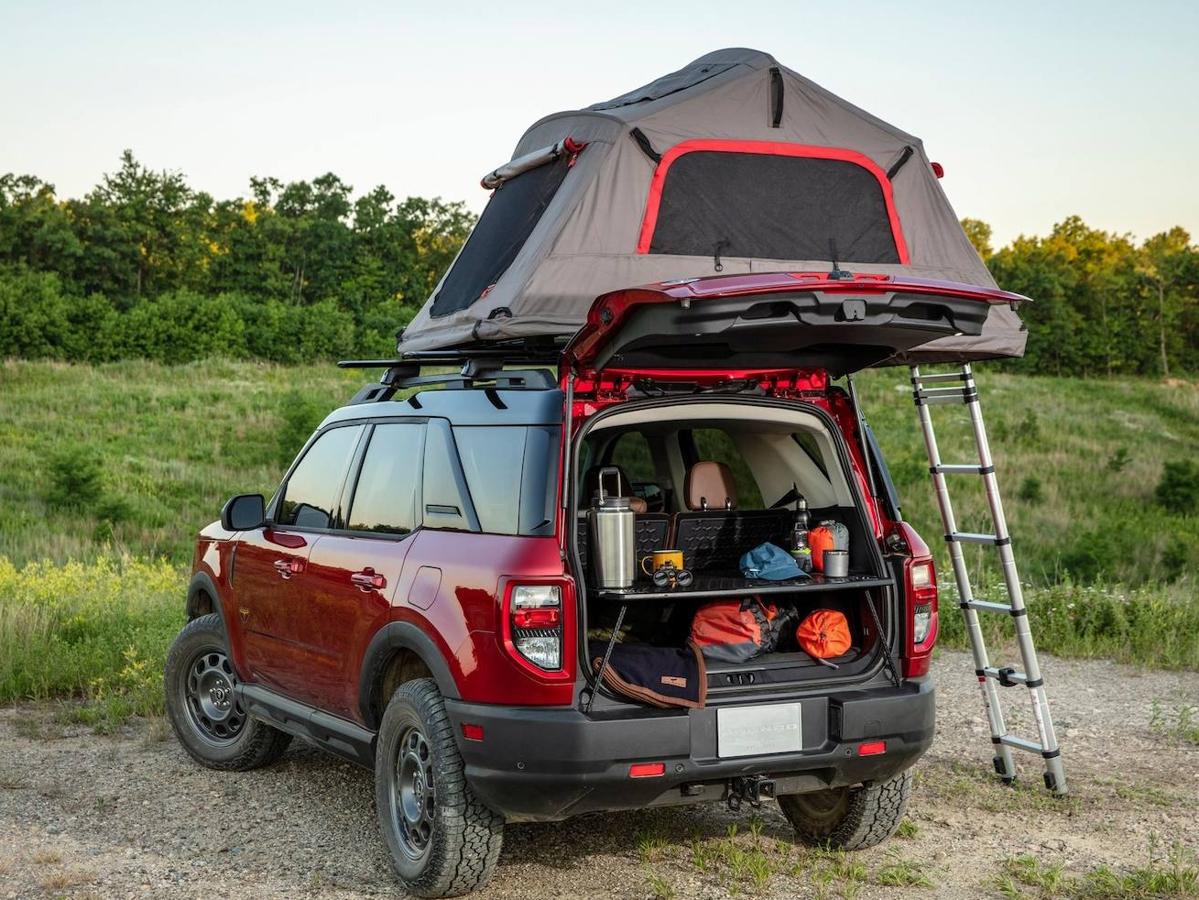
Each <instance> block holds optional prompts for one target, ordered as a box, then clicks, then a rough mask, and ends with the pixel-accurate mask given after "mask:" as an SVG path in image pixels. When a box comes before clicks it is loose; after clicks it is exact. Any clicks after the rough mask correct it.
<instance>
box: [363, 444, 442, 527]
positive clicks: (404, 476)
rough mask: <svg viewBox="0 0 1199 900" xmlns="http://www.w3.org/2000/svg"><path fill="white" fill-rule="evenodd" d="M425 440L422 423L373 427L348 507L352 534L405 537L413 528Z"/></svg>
mask: <svg viewBox="0 0 1199 900" xmlns="http://www.w3.org/2000/svg"><path fill="white" fill-rule="evenodd" d="M424 437H425V429H424V426H423V424H421V423H416V422H412V423H405V422H398V423H397V422H393V423H387V424H384V425H376V426H375V430H374V431H373V432H372V433H371V438H370V444H369V445H368V446H367V448H366V456H365V457H364V458H363V461H362V469H361V471H360V472H359V474H358V483H357V485H356V486H355V487H354V499H353V502H352V503H351V504H350V514H349V516H348V517H347V520H348V521H349V523H350V525H349V527H350V528H351V530H353V531H372V532H376V533H378V534H408V533H409V532H410V531H412V529H413V528H415V527H416V479H417V476H418V475H419V474H420V470H421V453H422V451H423V447H424Z"/></svg>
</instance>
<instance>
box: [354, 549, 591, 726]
mask: <svg viewBox="0 0 1199 900" xmlns="http://www.w3.org/2000/svg"><path fill="white" fill-rule="evenodd" d="M422 566H431V567H437V568H439V569H441V571H442V577H441V582H440V589H439V590H438V593H437V597H436V598H435V599H434V600H433V602H432V603H431V604H430V605H429V607H428V609H421V608H419V607H418V606H416V605H414V604H413V603H412V602H410V601H411V598H410V597H409V592H410V590H411V586H412V582H413V581H414V580H415V577H416V573H417V571H418V570H419V569H420V568H421V567H422ZM564 571H565V570H564V568H563V563H562V556H561V553H560V548H559V545H558V539H557V538H556V537H520V536H515V535H500V534H472V533H468V532H460V531H436V530H432V529H426V530H422V531H420V532H418V533H417V535H416V539H415V541H414V544H413V547H412V550H411V551H410V552H409V554H408V559H407V561H406V563H405V566H404V575H403V578H402V580H401V583H400V585H399V587H398V588H397V590H396V595H395V613H394V617H395V618H396V619H398V620H402V621H408V622H412V623H414V624H416V625H417V626H419V627H420V628H421V630H422V631H424V632H425V633H426V634H427V635H428V636H429V637H430V638H432V639H433V642H434V643H435V644H436V645H437V646H438V649H440V650H441V652H442V654H443V656H444V658H445V660H446V662H447V663H448V664H449V666H450V672H451V674H452V675H453V677H454V681H455V682H456V683H457V685H458V689H459V691H460V693H461V695H462V699H463V700H470V701H473V702H476V703H510V704H514V705H544V704H548V705H557V704H568V703H570V702H571V701H572V697H573V690H574V677H575V655H576V654H575V647H574V645H575V641H574V640H573V635H574V630H575V629H577V627H578V626H577V624H576V623H577V619H576V616H575V608H574V592H573V589H572V585H573V583H572V582H571V580H570V579H569V578H566V577H565V576H564ZM547 580H550V581H554V582H557V581H562V583H563V584H565V585H567V586H568V587H567V589H566V590H564V591H563V598H562V603H563V620H564V634H565V635H566V640H565V641H564V647H563V671H564V673H565V677H564V676H562V675H559V676H556V677H555V676H552V675H549V674H545V675H537V674H534V673H533V672H532V671H530V670H529V669H528V668H527V667H525V666H522V665H521V664H520V663H518V662H517V660H516V659H515V658H514V657H513V656H512V654H510V653H509V652H508V651H507V650H506V649H505V648H504V644H503V633H502V628H501V623H500V614H501V610H502V603H503V591H504V587H505V585H506V583H507V582H509V581H512V582H520V583H528V584H538V583H544V582H545V581H547ZM364 649H365V644H364V645H363V648H362V649H360V650H359V657H358V662H359V664H361V661H362V656H361V654H362V652H363V650H364Z"/></svg>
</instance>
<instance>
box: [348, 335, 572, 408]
mask: <svg viewBox="0 0 1199 900" xmlns="http://www.w3.org/2000/svg"><path fill="white" fill-rule="evenodd" d="M551 359H553V360H554V361H555V362H556V361H557V356H556V355H555V356H553V357H550V356H549V354H548V353H538V354H530V353H528V352H520V353H515V354H514V353H513V352H511V351H509V352H507V353H504V352H501V350H500V348H498V347H497V348H494V349H492V348H488V349H486V350H479V349H471V350H469V351H466V350H432V351H427V352H420V353H410V354H408V355H406V356H404V357H401V358H399V359H343V360H340V361H339V362H338V363H337V367H338V368H339V369H385V370H386V371H385V372H384V373H383V375H382V377H381V378H380V379H379V383H378V384H368V385H366V386H364V387H363V388H362V389H361V390H360V391H358V393H357V394H355V395H354V397H353V398H352V399H351V400H350V404H351V405H354V404H358V403H376V402H380V401H383V400H390V399H391V398H392V397H393V396H394V395H395V392H396V391H398V390H402V389H404V388H410V387H442V388H446V389H450V390H469V389H471V388H476V387H482V388H499V389H502V390H517V391H549V390H554V389H555V388H557V387H558V381H557V379H556V378H555V377H554V373H553V372H551V371H549V370H548V369H506V368H504V367H505V366H512V365H529V364H533V365H536V364H538V363H542V364H544V363H547V362H549V361H550V360H551ZM457 364H461V365H462V368H461V370H460V371H459V372H457V373H453V372H439V373H434V374H430V375H422V374H421V369H422V368H424V367H428V366H449V365H457Z"/></svg>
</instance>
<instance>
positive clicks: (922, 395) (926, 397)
mask: <svg viewBox="0 0 1199 900" xmlns="http://www.w3.org/2000/svg"><path fill="white" fill-rule="evenodd" d="M912 396H913V397H914V399H915V400H916V405H917V406H919V405H920V404H921V403H927V404H928V405H930V406H935V405H938V404H944V403H970V402H971V401H974V400H977V399H978V392H977V391H976V390H974V388H969V387H964V388H962V387H938V388H922V387H917V388H916V389H915V390H914V391H913V392H912Z"/></svg>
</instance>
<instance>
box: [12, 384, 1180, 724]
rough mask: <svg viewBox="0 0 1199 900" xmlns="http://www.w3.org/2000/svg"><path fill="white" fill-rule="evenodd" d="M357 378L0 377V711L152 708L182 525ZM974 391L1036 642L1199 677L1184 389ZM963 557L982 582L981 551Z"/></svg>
mask: <svg viewBox="0 0 1199 900" xmlns="http://www.w3.org/2000/svg"><path fill="white" fill-rule="evenodd" d="M906 375H907V373H906V371H902V370H894V371H889V372H874V373H869V374H868V375H867V376H865V377H863V378H862V379H861V380H860V383H859V392H860V395H861V398H862V401H863V406H864V408H865V411H866V413H867V416H868V418H869V419H870V421H871V423H872V425H873V427H874V430H875V432H876V434H877V435H878V437H879V440H880V442H881V443H882V445H883V448H884V452H885V454H886V457H887V460H888V462H889V466H890V469H891V472H892V475H893V477H894V479H895V481H896V484H897V486H898V489H899V491H900V495H901V499H902V501H903V503H904V512H905V515H906V517H907V518H908V519H909V520H911V521H912V522H913V524H914V525H915V526H916V527H917V529H918V530H919V531H920V532H921V533H922V534H924V535H925V536H926V538H927V539H928V541H929V544H930V545H931V546H934V547H935V548H936V549H937V552H938V553H940V546H941V544H940V540H939V535H940V533H941V526H940V522H939V519H938V518H937V514H936V510H935V508H934V505H933V500H932V492H931V488H930V485H929V481H928V475H927V463H926V461H925V460H924V456H923V452H924V451H923V445H922V443H921V441H920V437H919V431H918V428H917V423H916V418H915V413H914V410H913V408H912V404H911V400H910V397H909V395H908V392H907V381H906ZM363 380H364V377H363V375H362V374H361V373H346V372H342V371H339V370H338V369H336V368H335V367H333V366H332V365H322V366H297V367H283V366H276V365H265V364H254V363H229V362H221V361H214V362H204V363H196V364H192V365H186V366H178V367H164V366H161V365H156V364H151V363H145V362H124V363H115V364H110V365H102V366H69V365H63V364H56V363H32V362H15V361H9V362H5V363H3V364H0V701H9V700H13V699H17V698H22V697H49V696H58V695H62V694H76V695H79V694H81V695H85V696H89V697H93V698H97V699H101V700H104V702H105V704H106V706H105V709H106V710H107V713H109V714H118V713H120V712H121V711H122V710H128V709H132V710H138V711H154V709H155V704H156V703H158V702H159V701H158V699H157V687H156V680H157V678H158V672H159V671H160V667H161V661H162V656H163V653H164V652H165V646H166V643H167V641H168V638H169V636H170V634H171V633H172V632H173V631H174V630H175V628H176V627H177V626H178V623H179V622H180V621H181V619H182V586H183V583H184V577H185V576H184V569H185V567H186V565H187V563H188V561H189V559H190V552H191V544H192V537H193V535H194V533H195V531H196V530H197V529H198V528H200V527H201V526H203V525H204V524H205V523H207V522H209V521H211V520H212V519H214V518H215V517H216V515H217V513H218V511H219V509H220V506H221V503H222V502H223V501H224V500H225V499H226V498H227V497H228V496H229V495H231V494H235V493H242V492H247V491H261V492H263V493H265V494H268V495H269V494H270V492H271V491H272V490H273V488H274V486H275V484H276V482H277V481H278V479H279V477H280V475H281V474H282V471H283V469H284V467H285V464H286V462H287V461H288V460H289V459H290V458H291V456H292V455H294V453H295V451H296V450H297V449H298V448H299V446H300V445H301V444H302V443H303V441H304V439H305V438H306V437H307V435H308V433H309V432H310V430H311V428H312V427H313V425H314V424H315V423H316V422H317V421H318V420H319V419H320V418H321V417H322V416H323V414H324V413H325V412H327V411H328V410H329V409H331V408H333V407H334V406H336V405H338V404H340V403H342V402H344V401H345V400H346V399H348V398H349V397H350V396H351V395H352V394H353V392H354V391H355V390H356V389H357V387H358V386H359V385H360V383H361V382H362V381H363ZM980 383H981V385H982V397H983V404H984V410H985V412H986V415H987V421H988V424H989V428H990V433H991V437H992V444H993V450H994V454H995V457H996V462H997V465H998V470H999V477H1000V480H1001V483H1002V485H1003V487H1004V489H1005V491H1004V493H1005V503H1006V508H1007V511H1008V517H1009V523H1010V526H1011V530H1012V533H1013V535H1014V541H1015V548H1016V554H1017V558H1018V560H1019V561H1020V565H1021V571H1022V575H1023V578H1024V580H1025V581H1026V582H1028V583H1029V584H1030V586H1031V589H1030V606H1032V608H1033V616H1034V619H1033V621H1034V625H1035V628H1036V630H1037V633H1038V636H1039V640H1040V644H1041V646H1042V647H1044V648H1046V649H1049V650H1052V651H1053V652H1057V653H1062V654H1066V655H1071V654H1073V655H1085V656H1108V657H1113V658H1116V659H1121V660H1124V661H1129V662H1139V663H1147V664H1155V665H1165V666H1171V667H1184V668H1199V597H1197V596H1196V595H1197V594H1199V579H1197V576H1196V574H1195V572H1196V569H1197V568H1199V510H1197V509H1193V508H1192V509H1190V510H1189V514H1187V510H1186V509H1185V508H1184V509H1183V510H1181V511H1171V510H1170V509H1167V508H1165V507H1163V506H1162V505H1161V504H1160V503H1159V502H1158V499H1157V496H1156V491H1155V489H1156V487H1157V485H1158V482H1159V481H1160V479H1161V477H1162V473H1163V470H1164V468H1165V466H1166V465H1167V464H1168V463H1178V462H1184V461H1188V460H1191V459H1192V458H1194V457H1195V456H1196V455H1199V453H1197V450H1199V386H1197V385H1196V384H1195V383H1191V382H1182V381H1175V382H1172V383H1169V384H1162V383H1156V382H1150V381H1137V380H1116V381H1083V380H1072V379H1051V378H1028V377H1019V376H1015V375H1008V374H1003V373H989V372H986V370H985V368H984V371H983V374H982V375H981V376H980ZM934 415H936V416H937V421H938V426H939V437H940V441H941V450H942V456H943V457H944V460H945V461H946V462H969V461H971V460H970V458H969V455H968V452H969V450H970V445H969V443H968V442H967V441H966V437H967V422H966V418H965V414H964V410H962V409H960V408H956V407H937V408H935V409H934ZM951 487H952V488H956V489H957V490H956V493H955V500H956V502H957V508H958V511H959V527H961V528H963V529H964V530H973V531H984V530H987V529H988V527H989V526H988V524H987V522H986V519H985V513H986V506H985V501H984V498H983V495H982V492H981V486H980V484H979V483H978V481H977V480H976V479H975V480H971V479H967V478H964V477H959V478H958V479H957V480H955V481H954V482H953V484H952V485H951ZM1184 495H1185V491H1184ZM970 552H971V554H972V560H973V563H974V564H975V565H976V567H977V572H978V575H979V579H980V581H982V582H983V583H992V584H993V583H994V582H995V576H996V571H995V569H994V567H993V565H991V563H990V555H989V554H990V553H991V552H992V551H988V550H986V549H984V548H971V549H970ZM68 561H74V562H73V563H71V564H68ZM949 581H950V578H949V577H948V572H947V571H946V572H945V574H943V576H942V584H943V587H944V586H946V585H947V583H948V582H949ZM945 607H946V615H945V616H944V617H943V618H944V622H945V636H946V639H947V640H948V641H949V642H950V643H960V642H961V641H962V632H961V627H960V621H959V617H958V616H957V615H956V613H954V611H953V610H952V607H951V606H950V605H949V604H945ZM147 673H149V674H147ZM139 679H140V680H139ZM148 685H154V689H153V690H150V688H149V687H147V686H148ZM116 698H123V699H119V700H118V699H116Z"/></svg>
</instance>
